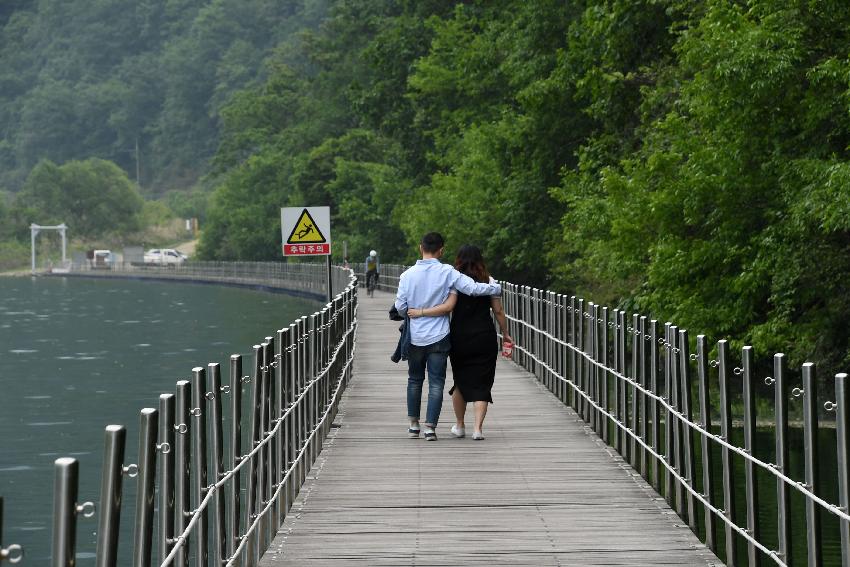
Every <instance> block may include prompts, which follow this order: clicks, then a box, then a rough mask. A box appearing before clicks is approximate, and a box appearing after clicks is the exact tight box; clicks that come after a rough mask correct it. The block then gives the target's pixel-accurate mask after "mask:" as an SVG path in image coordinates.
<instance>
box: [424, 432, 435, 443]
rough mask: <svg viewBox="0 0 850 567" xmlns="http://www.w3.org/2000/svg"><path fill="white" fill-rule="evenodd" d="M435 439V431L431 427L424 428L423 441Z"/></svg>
mask: <svg viewBox="0 0 850 567" xmlns="http://www.w3.org/2000/svg"><path fill="white" fill-rule="evenodd" d="M436 440H437V432H436V431H434V430H433V429H426V430H425V441H436Z"/></svg>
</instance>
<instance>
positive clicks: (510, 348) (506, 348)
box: [502, 341, 514, 358]
mask: <svg viewBox="0 0 850 567" xmlns="http://www.w3.org/2000/svg"><path fill="white" fill-rule="evenodd" d="M513 352H514V343H512V342H511V341H504V342H503V343H502V356H504V357H505V358H510V357H511V354H512V353H513Z"/></svg>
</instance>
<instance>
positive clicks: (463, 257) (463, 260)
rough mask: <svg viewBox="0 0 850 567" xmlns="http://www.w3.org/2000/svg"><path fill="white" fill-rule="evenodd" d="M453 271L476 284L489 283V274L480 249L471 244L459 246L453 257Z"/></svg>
mask: <svg viewBox="0 0 850 567" xmlns="http://www.w3.org/2000/svg"><path fill="white" fill-rule="evenodd" d="M455 269H457V271H458V272H460V273H462V274H466V275H467V276H469V277H470V278H472V279H474V280H475V281H477V282H482V283H487V282H489V281H490V272H488V271H487V265H486V264H484V256H482V255H481V249H480V248H478V246H473V245H472V244H464V245H463V246H461V247H460V250H458V251H457V256H456V257H455Z"/></svg>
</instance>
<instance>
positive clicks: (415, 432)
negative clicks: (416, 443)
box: [407, 427, 419, 439]
mask: <svg viewBox="0 0 850 567" xmlns="http://www.w3.org/2000/svg"><path fill="white" fill-rule="evenodd" d="M407 436H408V437H410V438H411V439H419V428H418V427H408V428H407Z"/></svg>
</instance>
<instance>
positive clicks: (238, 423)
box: [227, 354, 242, 557]
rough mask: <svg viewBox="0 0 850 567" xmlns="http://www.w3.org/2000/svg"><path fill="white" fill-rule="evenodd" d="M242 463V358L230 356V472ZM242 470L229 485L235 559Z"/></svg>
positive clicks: (230, 554) (229, 533) (230, 532)
mask: <svg viewBox="0 0 850 567" xmlns="http://www.w3.org/2000/svg"><path fill="white" fill-rule="evenodd" d="M241 461H242V356H241V355H239V354H233V355H231V356H230V470H235V469H236V467H237V466H238V465H239V463H240V462H241ZM241 476H242V475H241V469H240V472H237V473H236V474H234V475H233V480H232V481H231V482H230V484H229V485H228V491H227V500H228V509H229V510H230V514H229V515H228V519H227V556H228V557H233V554H234V552H235V550H236V547H237V546H238V545H239V543H238V542H239V518H240V517H241V516H242V514H241V507H240V496H241V482H240V480H241Z"/></svg>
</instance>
